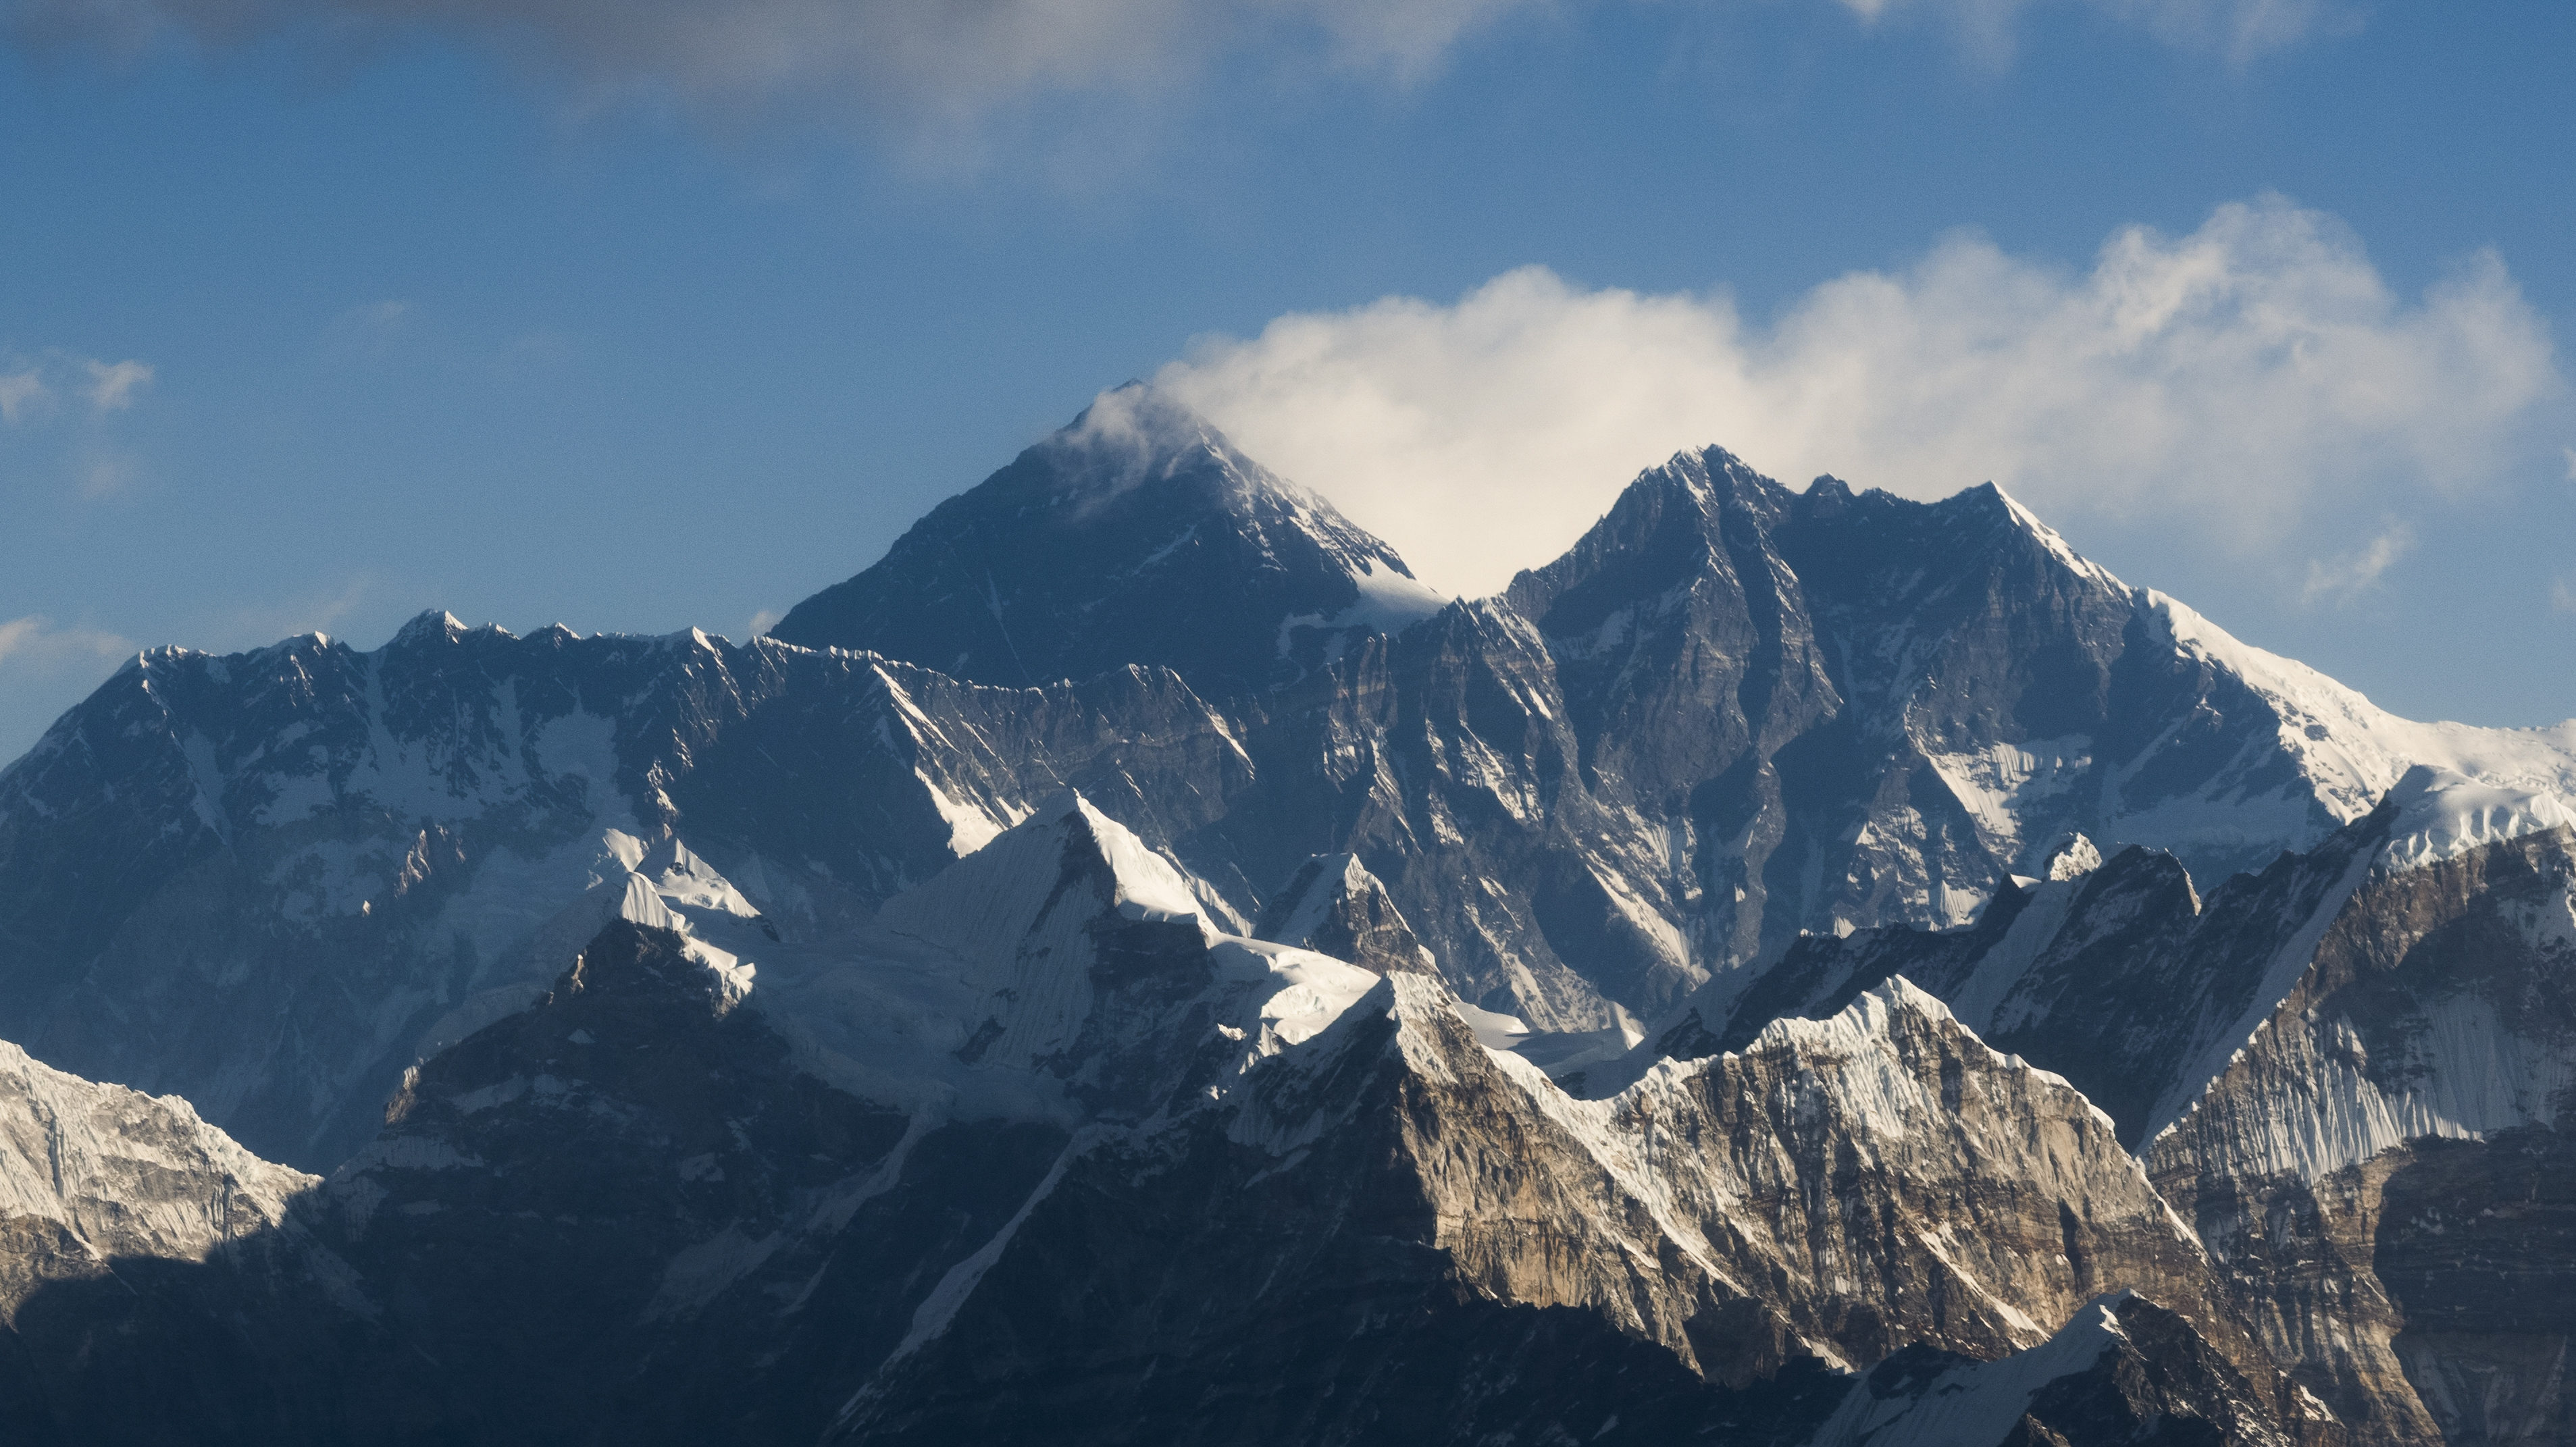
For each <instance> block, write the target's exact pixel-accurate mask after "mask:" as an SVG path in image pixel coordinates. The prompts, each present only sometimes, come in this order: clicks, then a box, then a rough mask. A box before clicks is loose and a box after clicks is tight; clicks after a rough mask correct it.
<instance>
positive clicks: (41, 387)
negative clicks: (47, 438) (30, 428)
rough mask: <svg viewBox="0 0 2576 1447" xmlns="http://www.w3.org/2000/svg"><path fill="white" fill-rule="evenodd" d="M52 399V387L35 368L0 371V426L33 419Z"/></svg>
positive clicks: (13, 424)
mask: <svg viewBox="0 0 2576 1447" xmlns="http://www.w3.org/2000/svg"><path fill="white" fill-rule="evenodd" d="M53 400H54V390H53V388H51V387H48V386H46V385H45V379H44V378H43V377H42V376H41V375H39V374H38V373H37V372H36V371H35V369H33V368H27V369H24V370H21V371H15V372H0V427H15V426H17V425H19V424H20V423H22V422H28V421H32V420H34V418H35V417H36V415H37V414H38V413H39V412H41V411H43V410H44V409H45V408H46V407H48V406H50V405H51V404H52V402H53Z"/></svg>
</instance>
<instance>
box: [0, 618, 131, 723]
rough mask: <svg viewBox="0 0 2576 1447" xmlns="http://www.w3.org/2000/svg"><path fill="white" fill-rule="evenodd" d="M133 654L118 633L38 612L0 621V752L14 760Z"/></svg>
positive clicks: (127, 639)
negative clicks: (58, 713)
mask: <svg viewBox="0 0 2576 1447" xmlns="http://www.w3.org/2000/svg"><path fill="white" fill-rule="evenodd" d="M136 651H137V649H136V645H135V643H134V641H133V640H132V639H130V638H127V637H124V636H123V635H121V634H118V633H115V632H112V631H110V630H108V629H105V628H99V627H94V626H91V625H88V624H82V623H71V624H64V623H57V622H55V621H54V620H53V619H52V618H50V617H48V616H46V615H44V614H41V613H30V614H26V615H23V616H21V617H17V618H10V619H6V620H0V740H5V742H0V753H6V754H7V755H8V757H10V758H15V757H16V756H17V754H18V751H19V750H20V749H22V748H24V747H25V746H26V745H27V744H28V743H32V742H33V741H34V740H35V737H36V735H37V734H38V733H40V732H42V731H43V729H44V727H45V725H46V724H47V723H50V722H51V721H52V719H53V715H54V712H55V711H56V710H57V709H59V708H60V707H61V706H62V704H63V703H65V702H68V701H69V700H71V699H74V698H77V697H79V696H80V695H81V694H83V693H86V692H88V691H89V690H90V689H93V688H95V687H97V686H98V685H99V683H100V682H102V681H103V680H105V679H106V678H107V676H108V675H109V674H111V673H114V672H115V671H116V669H117V667H118V666H119V665H120V664H122V663H123V662H124V661H125V660H126V659H128V658H131V657H133V656H134V654H135V652H136Z"/></svg>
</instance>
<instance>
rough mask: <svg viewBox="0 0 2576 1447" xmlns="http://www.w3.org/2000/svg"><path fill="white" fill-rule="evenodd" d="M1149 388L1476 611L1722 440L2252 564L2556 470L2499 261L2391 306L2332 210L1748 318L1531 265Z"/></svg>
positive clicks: (1892, 277)
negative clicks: (1476, 604)
mask: <svg viewBox="0 0 2576 1447" xmlns="http://www.w3.org/2000/svg"><path fill="white" fill-rule="evenodd" d="M1157 380H1158V384H1159V385H1161V386H1163V387H1165V388H1167V389H1169V390H1170V391H1171V392H1173V393H1174V394H1175V395H1177V396H1178V397H1180V398H1181V399H1182V400H1184V401H1186V402H1188V403H1190V404H1191V405H1192V406H1195V407H1197V408H1198V409H1199V410H1200V411H1202V412H1203V413H1205V414H1206V415H1207V416H1209V417H1210V418H1211V419H1212V420H1214V421H1215V422H1216V423H1217V425H1219V426H1220V427H1223V428H1224V429H1225V430H1226V431H1227V432H1228V433H1229V434H1230V435H1232V436H1233V437H1234V439H1235V440H1236V441H1237V442H1239V443H1240V444H1242V445H1243V447H1244V448H1245V449H1246V450H1247V451H1249V452H1251V453H1252V454H1253V455H1254V456H1256V457H1260V458H1262V459H1263V460H1264V461H1266V462H1268V463H1270V464H1271V465H1272V466H1274V467H1277V468H1278V469H1279V470H1280V471H1282V472H1283V473H1285V474H1287V475H1288V476H1290V477H1294V478H1296V479H1298V480H1300V481H1302V482H1305V483H1307V484H1308V485H1310V486H1313V487H1316V488H1318V489H1319V490H1322V491H1324V492H1326V493H1327V494H1328V495H1330V496H1331V497H1332V498H1333V499H1334V501H1335V502H1336V503H1338V504H1340V505H1341V506H1342V507H1343V508H1344V510H1345V511H1347V512H1349V513H1350V514H1351V515H1352V517H1353V518H1354V519H1355V520H1356V521H1358V522H1360V523H1361V524H1362V525H1364V526H1367V527H1370V528H1373V529H1375V530H1376V531H1378V532H1379V533H1380V534H1381V535H1383V536H1385V537H1386V538H1387V539H1388V540H1389V541H1391V542H1393V543H1394V544H1395V545H1396V546H1397V547H1398V548H1399V549H1401V550H1402V551H1403V552H1404V554H1405V556H1406V558H1407V559H1408V560H1410V561H1411V562H1412V563H1413V564H1414V565H1415V566H1416V567H1417V568H1418V569H1420V570H1421V571H1422V572H1423V574H1424V576H1425V577H1426V578H1427V579H1428V580H1429V581H1431V582H1433V583H1435V584H1437V585H1439V586H1441V587H1445V588H1450V589H1454V590H1460V591H1465V592H1479V591H1490V590H1492V589H1495V588H1498V587H1500V586H1501V585H1502V584H1503V583H1504V582H1505V581H1506V580H1507V579H1508V577H1509V574H1510V571H1511V570H1512V568H1514V567H1516V566H1523V565H1527V564H1528V563H1530V562H1531V561H1532V560H1535V559H1541V558H1546V557H1550V556H1553V555H1554V553H1555V552H1556V551H1557V550H1558V549H1560V548H1562V547H1563V546H1565V545H1566V544H1567V543H1569V542H1570V541H1572V540H1573V538H1574V537H1575V536H1576V535H1577V534H1578V533H1580V532H1581V530H1582V529H1583V528H1584V527H1585V526H1587V525H1588V524H1589V523H1590V522H1591V521H1592V520H1593V519H1594V518H1595V517H1597V516H1599V515H1600V513H1601V512H1602V511H1603V510H1604V509H1605V508H1606V507H1607V506H1608V504H1609V502H1610V500H1611V498H1612V497H1613V496H1614V495H1615V494H1616V492H1617V490H1618V488H1619V487H1620V486H1621V485H1623V484H1624V483H1625V482H1626V480H1627V479H1628V478H1630V477H1632V476H1634V475H1635V474H1636V473H1637V472H1638V471H1639V470H1640V469H1642V468H1645V467H1649V466H1653V465H1654V464H1656V463H1659V462H1661V461H1663V460H1664V458H1666V457H1667V456H1669V455H1670V454H1672V453H1673V452H1676V451H1679V450H1683V449H1693V448H1698V447H1703V446H1707V445H1709V444H1712V443H1714V444H1718V445H1722V446H1725V447H1727V448H1729V449H1730V450H1732V451H1734V452H1736V453H1738V454H1739V455H1741V456H1743V457H1744V458H1745V460H1746V461H1748V462H1750V463H1752V464H1753V465H1754V466H1755V467H1757V468H1760V469H1762V470H1764V471H1766V472H1768V473H1770V474H1772V475H1774V476H1776V477H1779V478H1781V479H1783V480H1784V481H1788V482H1790V483H1792V484H1794V485H1803V484H1804V483H1805V481H1806V480H1807V479H1808V478H1810V477H1813V476H1815V475H1817V474H1819V473H1827V472H1830V473H1833V474H1835V475H1837V476H1840V477H1843V478H1845V479H1846V480H1848V481H1851V482H1853V483H1854V484H1856V485H1859V486H1864V487H1884V488H1887V489H1888V490H1890V491H1893V492H1897V493H1901V494H1905V495H1908V496H1913V497H1918V498H1932V497H1939V496H1943V495H1946V494H1948V493H1951V492H1955V491H1957V490H1958V489H1960V488H1962V487H1965V486H1970V485H1973V484H1975V483H1977V482H1980V481H1987V480H1991V481H1994V482H1996V483H1998V484H2000V485H2002V486H2003V487H2004V488H2005V489H2006V490H2007V491H2009V492H2012V493H2013V494H2014V495H2015V496H2017V497H2019V498H2021V499H2022V500H2023V501H2025V502H2026V503H2028V504H2030V505H2031V506H2032V507H2034V508H2036V509H2037V510H2038V511H2039V513H2040V514H2041V515H2042V516H2044V517H2048V518H2050V519H2052V520H2057V521H2061V522H2065V523H2077V524H2081V523H2085V522H2088V521H2091V522H2096V523H2100V524H2103V525H2106V526H2117V525H2121V524H2124V523H2127V522H2131V521H2136V520H2139V519H2141V518H2144V517H2146V516H2147V515H2149V514H2158V515H2161V516H2163V517H2166V518H2172V517H2176V516H2181V517H2184V518H2187V519H2193V520H2196V521H2195V524H2194V525H2195V526H2196V527H2197V528H2199V529H2200V530H2201V532H2202V534H2203V537H2204V538H2205V540H2206V542H2207V545H2208V546H2211V547H2214V548H2220V549H2226V550H2233V551H2234V552H2235V553H2237V554H2238V555H2240V556H2246V557H2252V556H2256V555H2259V554H2261V553H2262V552H2263V551H2265V550H2266V549H2268V548H2270V547H2273V546H2274V545H2276V544H2279V543H2281V542H2282V541H2283V540H2284V539H2285V538H2287V537H2288V536H2289V535H2290V533H2291V532H2292V531H2293V530H2294V529H2305V528H2309V527H2312V526H2315V525H2317V524H2318V523H2319V522H2320V521H2321V520H2326V519H2329V518H2331V517H2338V516H2345V515H2358V514H2359V513H2361V512H2371V513H2374V514H2375V513H2377V512H2379V511H2384V510H2385V509H2386V508H2387V507H2388V506H2389V505H2390V504H2391V502H2392V500H2394V501H2395V502H2399V503H2410V504H2411V503H2428V502H2431V501H2433V500H2435V499H2438V498H2440V497H2442V496H2445V495H2452V494H2457V493H2460V492H2462V491H2466V490H2470V489H2474V488H2475V487H2477V486H2479V485H2480V484H2481V482H2482V481H2483V480H2485V479H2488V478H2491V477H2493V476H2495V475H2496V474H2497V473H2498V472H2499V470H2501V469H2506V468H2509V467H2511V466H2514V465H2516V464H2517V463H2518V462H2519V461H2522V460H2527V456H2530V455H2540V454H2541V453H2543V452H2550V451H2551V449H2552V448H2553V447H2554V444H2555V442H2556V440H2557V439H2556V438H2555V437H2554V436H2548V437H2543V436H2541V435H2540V429H2539V424H2540V423H2541V422H2542V421H2543V420H2544V419H2545V418H2546V417H2548V416H2550V415H2553V413H2554V411H2555V409H2556V408H2557V406H2558V404H2560V403H2562V402H2563V400H2564V398H2565V396H2566V388H2565V384H2564V380H2563V379H2562V377H2561V375H2560V373H2559V371H2558V367H2557V363H2556V360H2555V356H2554V352H2553V348H2552V344H2551V341H2550V338H2549V334H2548V328H2547V325H2546V323H2545V322H2544V321H2543V320H2542V319H2541V318H2540V316H2539V315H2538V314H2536V313H2535V312H2534V311H2533V310H2532V308H2531V307H2530V306H2529V305H2528V304H2527V303H2526V302H2525V301H2524V299H2523V298H2522V296H2521V294H2520V292H2519V290H2518V289H2517V288H2516V287H2515V285H2514V283H2513V280H2512V278H2511V277H2510V276H2509V275H2508V274H2507V272H2506V270H2505V267H2504V264H2503V263H2502V261H2501V260H2499V259H2498V258H2496V257H2495V256H2493V255H2491V254H2480V255H2478V256H2475V257H2472V258H2470V259H2469V260H2468V261H2467V262H2466V263H2465V264H2463V265H2461V266H2460V267H2458V268H2457V269H2456V270H2455V271H2454V272H2453V273H2452V274H2451V275H2450V276H2449V277H2448V278H2447V279H2446V280H2444V281H2442V282H2441V283H2439V284H2437V285H2435V286H2433V287H2432V288H2430V289H2429V290H2427V291H2426V292H2425V293H2424V294H2423V295H2422V296H2420V297H2417V298H2412V299H2408V298H2402V297H2400V296H2398V295H2397V294H2396V293H2395V292H2394V291H2393V290H2392V289H2391V288H2390V286H2389V285H2388V283H2387V282H2386V281H2385V280H2384V279H2383V278H2382V277H2381V275H2380V274H2379V272H2378V270H2377V269H2376V268H2375V267H2374V266H2373V265H2372V264H2371V262H2370V260H2369V259H2368V257H2367V256H2365V255H2364V253H2363V251H2362V248H2361V245H2360V243H2359V242H2358V240H2357V239H2356V238H2354V237H2353V236H2352V235H2351V233H2350V232H2349V230H2348V229H2347V228H2345V227H2344V226H2343V225H2342V224H2341V223H2340V222H2339V221H2337V220H2336V219H2335V218H2333V217H2331V216H2328V215H2326V214H2323V213H2321V212H2317V211H2313V210H2305V209H2301V208H2299V207H2297V206H2295V205H2292V204H2291V203H2289V202H2288V201H2286V200H2283V199H2281V198H2278V197H2265V198H2261V199H2258V200H2254V201H2250V202H2240V203H2231V204H2229V205H2226V206H2222V207H2220V208H2219V209H2218V210H2217V211H2216V212H2215V213H2214V214H2213V215H2212V216H2210V218H2209V219H2208V221H2207V222H2206V223H2204V224H2203V225H2202V226H2201V227H2200V228H2199V229H2198V230H2196V231H2194V232H2192V233H2191V234H2189V235H2187V236H2169V235H2163V234H2160V233H2158V232H2156V231H2154V230H2151V229H2148V228H2144V227H2131V228H2128V229H2124V230H2122V231H2120V232H2118V233H2117V234H2115V235H2113V236H2112V237H2111V238H2110V239H2109V240H2108V241H2106V242H2105V243H2104V244H2103V246H2102V248H2101V250H2100V252H2099V254H2098V255H2097V257H2096V258H2095V260H2094V263H2093V265H2092V268H2091V269H2090V270H2089V271H2085V272H2082V273H2069V272H2067V271H2064V270H2062V269H2059V268H2056V267H2052V266H2048V265H2045V264H2041V263H2037V262H2032V261H2028V260H2023V259H2020V258H2016V257H2013V256H2011V255H2008V254H2006V253H2005V252H2003V251H2002V250H2000V249H1999V248H1997V247H1996V246H1995V245H1994V244H1993V243H1992V242H1990V241H1988V240H1985V239H1983V238H1980V237H1976V236H1973V235H1958V236H1953V237H1951V238H1949V239H1947V240H1944V241H1942V242H1941V243H1939V244H1938V245H1936V246H1935V247H1933V249H1932V250H1931V252H1930V253H1929V254H1928V255H1926V256H1925V257H1924V258H1923V259H1922V260H1921V261H1920V262H1919V263H1917V264H1915V265H1914V266H1912V267H1910V268H1907V269H1904V270H1901V271H1893V272H1860V273H1854V274H1851V275H1847V276H1843V277H1840V278H1838V279H1835V280H1832V281H1829V282H1826V283H1824V284H1823V285H1821V286H1818V287H1816V288H1815V289H1813V290H1812V291H1809V292H1808V293H1806V294H1805V295H1804V296H1802V297H1800V298H1798V299H1797V300H1796V301H1795V302H1794V303H1793V304H1791V305H1790V306H1789V307H1788V308H1787V309H1786V310H1785V311H1784V312H1783V313H1782V314H1781V315H1780V316H1779V317H1778V318H1777V319H1776V320H1774V321H1770V322H1767V323H1765V322H1762V321H1758V320H1754V319H1748V318H1747V317H1745V316H1744V315H1742V314H1741V313H1740V312H1739V311H1738V309H1737V308H1736V306H1735V305H1734V303H1733V302H1732V301H1731V300H1730V299H1729V298H1728V297H1726V296H1725V295H1723V294H1714V295H1688V294H1667V295H1647V294H1641V293H1637V292H1631V291H1622V290H1615V289H1602V290H1594V289H1588V288H1584V287H1581V286H1577V285H1575V284H1573V283H1570V282H1568V281H1566V280H1565V279H1563V278H1561V277H1559V276H1557V275H1555V274H1554V273H1552V272H1549V271H1547V270H1545V269H1543V268H1537V267H1531V268H1525V269H1522V270H1518V271H1513V272H1509V273H1506V274H1504V275H1502V276H1499V277H1496V278H1494V279H1493V280H1492V281H1490V282H1487V283H1486V284H1485V285H1483V286H1481V287H1479V288H1477V289H1476V290H1475V291H1473V292H1470V293H1469V294H1467V295H1466V296H1464V297H1462V298H1460V299H1459V300H1458V301H1457V302H1455V303H1453V304H1446V305H1444V304H1439V303H1434V302H1427V301H1421V300H1416V299H1413V298H1408V297H1390V298H1387V299H1384V300H1381V301H1377V302H1373V303H1370V304H1368V305H1366V306H1361V307H1357V308H1354V309H1352V310H1348V311H1341V312H1328V313H1315V314H1299V315H1290V316H1284V317H1281V318H1279V319H1277V320H1276V321H1273V322H1272V323H1270V325H1269V326H1267V327H1266V328H1264V329H1263V330H1262V332H1261V333H1260V335H1258V336H1256V337H1252V338H1249V339H1238V338H1214V339H1206V340H1203V341H1201V342H1200V343H1199V344H1198V345H1197V346H1196V347H1195V348H1194V349H1193V350H1192V352H1191V354H1190V355H1189V356H1188V357H1186V358H1185V359H1184V360H1182V361H1179V362H1176V363H1174V364H1172V365H1171V366H1170V367H1168V368H1167V369H1166V370H1165V371H1164V372H1163V373H1162V374H1161V376H1160V377H1159V378H1158V379H1157ZM2552 455H2554V452H2553V453H2552Z"/></svg>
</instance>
